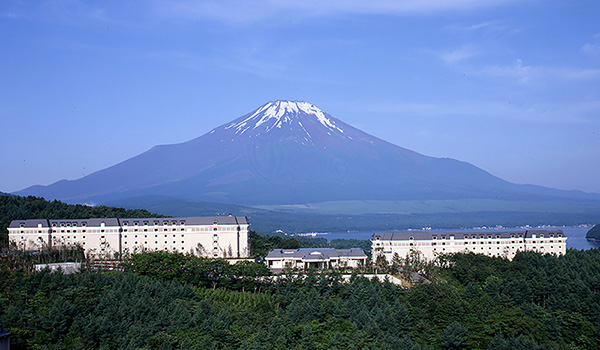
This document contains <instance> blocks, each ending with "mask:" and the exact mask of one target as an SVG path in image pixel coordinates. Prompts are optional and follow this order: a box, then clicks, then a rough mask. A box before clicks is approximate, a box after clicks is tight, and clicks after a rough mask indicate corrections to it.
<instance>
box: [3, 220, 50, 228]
mask: <svg viewBox="0 0 600 350" xmlns="http://www.w3.org/2000/svg"><path fill="white" fill-rule="evenodd" d="M38 224H42V227H43V228H46V229H47V228H48V227H49V225H48V220H46V219H31V220H13V221H11V222H10V225H9V226H8V227H9V228H19V227H21V225H23V228H36V227H38Z"/></svg>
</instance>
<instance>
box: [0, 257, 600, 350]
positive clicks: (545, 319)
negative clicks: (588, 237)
mask: <svg viewBox="0 0 600 350" xmlns="http://www.w3.org/2000/svg"><path fill="white" fill-rule="evenodd" d="M236 265H237V266H236ZM126 266H127V267H126V269H125V271H112V272H103V273H102V272H91V271H84V272H82V273H80V274H76V275H63V274H61V273H50V272H48V271H42V272H36V273H23V272H22V271H16V270H8V269H6V268H2V270H1V271H0V323H2V324H3V325H4V327H5V328H7V329H8V330H9V331H10V332H11V333H12V334H13V335H12V339H11V340H12V344H13V348H14V349H33V348H44V349H198V348H202V349H493V350H495V349H507V350H508V349H534V350H535V349H557V350H558V349H597V348H598V346H600V344H599V333H598V331H599V325H600V251H599V250H598V249H591V250H586V251H578V250H573V249H569V250H568V251H567V253H566V254H565V255H564V256H558V257H557V256H553V255H541V254H539V253H534V252H522V253H518V254H517V256H516V257H515V258H514V259H513V260H512V261H508V260H505V259H502V258H492V257H487V256H484V255H476V254H472V253H470V254H462V253H460V254H454V255H450V256H445V257H444V259H442V260H440V261H438V262H437V264H434V265H428V266H427V267H426V268H428V269H431V271H429V275H430V276H431V278H430V281H431V283H422V284H418V285H416V286H415V287H414V288H410V289H403V288H401V287H399V286H396V285H393V284H391V283H389V282H379V281H377V280H369V279H366V278H364V277H361V276H359V275H354V276H352V278H351V279H350V280H349V281H345V280H343V279H342V278H341V276H340V275H339V274H338V273H337V272H335V271H329V272H323V273H316V272H313V271H309V272H308V273H307V274H306V275H297V274H293V273H288V274H284V275H280V276H279V277H278V278H277V279H275V280H269V279H268V276H267V277H264V276H263V275H268V274H269V273H268V271H267V270H266V269H265V267H264V266H262V265H258V264H255V263H253V262H244V263H238V264H235V265H225V263H224V261H223V260H213V259H207V258H198V257H192V256H189V255H183V254H173V253H165V252H155V253H148V254H140V255H134V256H132V257H131V259H130V260H128V261H127V262H126Z"/></svg>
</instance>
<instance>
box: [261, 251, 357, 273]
mask: <svg viewBox="0 0 600 350" xmlns="http://www.w3.org/2000/svg"><path fill="white" fill-rule="evenodd" d="M265 261H266V263H267V267H269V268H270V269H283V268H299V269H309V268H316V269H328V268H343V267H352V268H357V267H361V266H364V265H365V262H366V261H367V256H366V255H365V252H364V251H363V250H362V249H360V248H350V249H334V248H299V249H273V250H271V251H270V252H269V254H268V255H267V257H266V258H265Z"/></svg>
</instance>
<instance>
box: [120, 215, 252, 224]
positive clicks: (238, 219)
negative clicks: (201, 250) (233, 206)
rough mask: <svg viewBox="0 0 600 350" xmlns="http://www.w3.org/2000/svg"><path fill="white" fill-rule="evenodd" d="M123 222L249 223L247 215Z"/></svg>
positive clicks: (125, 221) (129, 219) (126, 220)
mask: <svg viewBox="0 0 600 350" xmlns="http://www.w3.org/2000/svg"><path fill="white" fill-rule="evenodd" d="M119 221H120V222H121V224H125V223H127V225H134V224H135V223H136V222H137V223H138V224H141V225H143V224H144V222H147V223H148V225H154V223H155V222H157V223H158V224H159V225H162V224H163V223H164V222H167V223H168V224H169V225H180V224H182V223H183V224H184V225H214V224H217V225H248V218H246V217H245V216H196V217H187V218H125V219H119Z"/></svg>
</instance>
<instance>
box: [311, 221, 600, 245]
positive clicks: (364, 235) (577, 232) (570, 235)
mask: <svg viewBox="0 0 600 350" xmlns="http://www.w3.org/2000/svg"><path fill="white" fill-rule="evenodd" d="M590 228H591V226H585V227H551V228H544V229H548V230H551V229H558V230H562V231H563V232H564V234H565V237H567V249H569V248H574V249H579V250H581V249H592V248H598V247H600V243H596V242H591V241H588V240H587V239H585V234H586V233H587V232H588V231H589V230H590ZM533 229H534V230H535V229H537V228H533ZM499 230H524V229H523V228H505V229H471V230H431V231H427V232H465V231H499ZM383 232H407V233H408V232H415V231H405V230H404V231H372V232H331V233H313V234H310V236H314V237H323V238H327V239H328V240H330V241H331V240H332V239H361V240H370V239H371V236H372V235H373V234H374V233H383Z"/></svg>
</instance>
